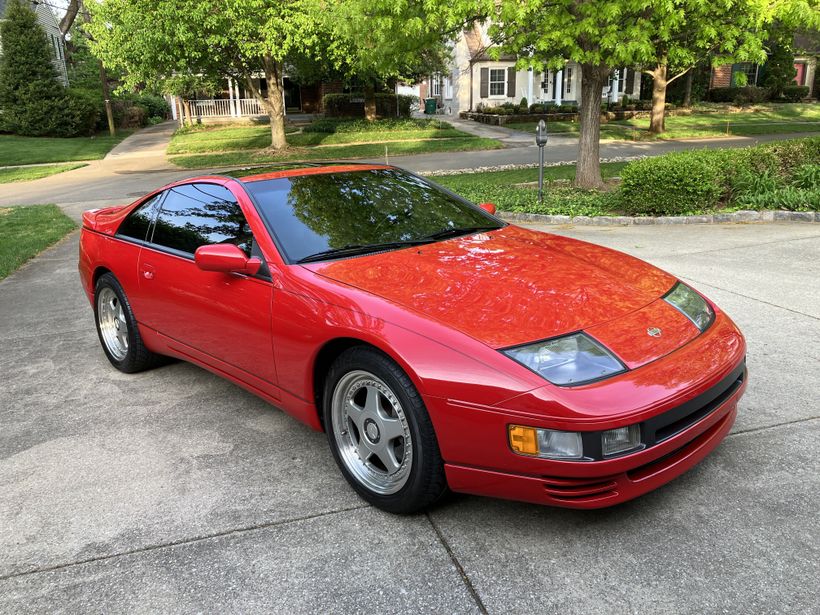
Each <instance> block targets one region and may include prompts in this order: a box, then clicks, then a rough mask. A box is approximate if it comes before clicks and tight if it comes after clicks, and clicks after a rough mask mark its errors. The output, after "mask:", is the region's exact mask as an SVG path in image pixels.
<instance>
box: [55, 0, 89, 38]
mask: <svg viewBox="0 0 820 615" xmlns="http://www.w3.org/2000/svg"><path fill="white" fill-rule="evenodd" d="M82 5H83V3H82V1H81V0H69V3H68V6H67V7H66V9H65V15H63V18H62V19H61V20H60V34H62V35H63V39H65V35H66V34H68V31H69V30H71V26H72V25H74V20H75V19H76V17H77V13H79V12H80V9H81V8H82Z"/></svg>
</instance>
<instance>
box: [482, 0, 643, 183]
mask: <svg viewBox="0 0 820 615" xmlns="http://www.w3.org/2000/svg"><path fill="white" fill-rule="evenodd" d="M647 4H648V3H647V0H549V1H545V0H498V2H497V3H496V4H495V7H497V8H496V10H491V11H490V12H489V16H490V17H491V18H492V20H493V23H492V25H491V26H490V29H489V32H490V37H491V38H492V39H493V41H494V42H495V44H496V47H495V48H494V49H491V50H490V51H489V53H500V52H501V51H507V52H512V53H515V54H517V55H518V58H519V60H518V64H519V66H522V65H523V66H527V67H530V68H534V69H538V70H546V69H559V68H561V67H563V66H564V64H565V63H566V62H567V61H569V60H572V61H575V62H577V63H578V64H579V65H580V66H581V101H580V109H579V111H580V116H579V123H580V139H579V144H578V164H577V166H576V170H575V185H576V186H579V187H582V188H601V187H603V179H602V178H601V168H600V157H599V138H600V130H601V93H602V90H603V87H604V85H605V84H606V82H607V79H608V78H609V75H610V73H611V72H612V70H613V69H614V68H617V67H620V66H632V65H635V64H636V63H639V62H640V61H641V60H644V59H646V58H647V57H648V56H650V55H651V52H652V40H651V37H652V33H653V32H654V28H655V26H654V24H653V23H652V21H651V19H650V18H651V9H650V8H648V7H647Z"/></svg>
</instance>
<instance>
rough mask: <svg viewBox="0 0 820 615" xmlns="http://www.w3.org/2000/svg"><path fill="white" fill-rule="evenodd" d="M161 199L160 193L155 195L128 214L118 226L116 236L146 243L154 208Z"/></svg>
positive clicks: (154, 211)
mask: <svg viewBox="0 0 820 615" xmlns="http://www.w3.org/2000/svg"><path fill="white" fill-rule="evenodd" d="M161 197H162V193H160V194H157V195H156V196H154V197H153V198H150V199H148V200H147V201H145V203H143V204H142V205H140V206H139V207H137V208H136V209H135V210H134V211H132V212H131V213H130V214H128V217H127V218H126V219H125V220H123V222H122V224H120V228H119V229H117V235H122V236H123V237H130V238H131V239H139V240H140V241H146V240H147V239H148V229H150V228H151V222H152V221H153V219H154V214H155V213H156V206H157V205H158V204H159V202H160V200H161Z"/></svg>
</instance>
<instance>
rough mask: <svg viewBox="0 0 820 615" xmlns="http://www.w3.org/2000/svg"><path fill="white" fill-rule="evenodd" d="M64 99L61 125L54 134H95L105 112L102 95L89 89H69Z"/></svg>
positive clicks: (65, 135) (67, 135) (61, 135)
mask: <svg viewBox="0 0 820 615" xmlns="http://www.w3.org/2000/svg"><path fill="white" fill-rule="evenodd" d="M63 101H64V102H63V107H62V110H61V112H60V114H59V115H60V125H59V126H57V127H55V131H54V133H53V134H54V135H55V136H58V137H80V136H90V135H93V134H94V133H95V132H96V130H97V122H98V121H99V119H100V117H101V115H102V112H103V108H102V105H101V102H102V101H101V100H100V97H99V96H97V95H95V94H94V93H92V92H88V91H87V90H72V89H69V90H67V91H66V95H65V98H64V99H63Z"/></svg>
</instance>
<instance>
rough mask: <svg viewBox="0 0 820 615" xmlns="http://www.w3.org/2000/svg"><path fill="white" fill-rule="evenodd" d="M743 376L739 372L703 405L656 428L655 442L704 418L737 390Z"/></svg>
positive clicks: (677, 432) (742, 373)
mask: <svg viewBox="0 0 820 615" xmlns="http://www.w3.org/2000/svg"><path fill="white" fill-rule="evenodd" d="M744 376H745V372H741V374H740V376H739V377H738V378H737V380H735V381H734V382H732V383H731V384H730V385H729V387H728V388H727V389H726V390H725V391H723V393H721V394H720V395H718V396H717V397H715V398H714V399H713V400H712V401H710V402H709V403H708V404H706V405H705V406H702V407H701V408H698V409H696V410H694V411H693V412H691V413H689V414H687V415H686V416H684V417H681V418H680V419H678V420H677V421H674V422H673V423H669V424H668V425H665V426H663V427H660V428H658V429H657V430H656V431H655V442H656V443H658V442H663V441H664V440H667V439H668V438H671V437H672V436H674V435H675V434H679V433H680V432H682V431H683V430H685V429H688V428H689V427H691V426H692V425H694V424H695V423H697V422H698V421H700V420H702V419H704V418H706V417H707V416H709V415H710V414H711V413H712V412H713V411H714V410H715V409H716V408H718V407H719V406H720V405H721V404H722V403H723V402H725V401H726V400H727V399H729V398H730V397H731V396H732V395H733V394H734V393H735V391H737V390H738V389H739V388H740V387H741V385H742V384H743V378H744Z"/></svg>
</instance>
